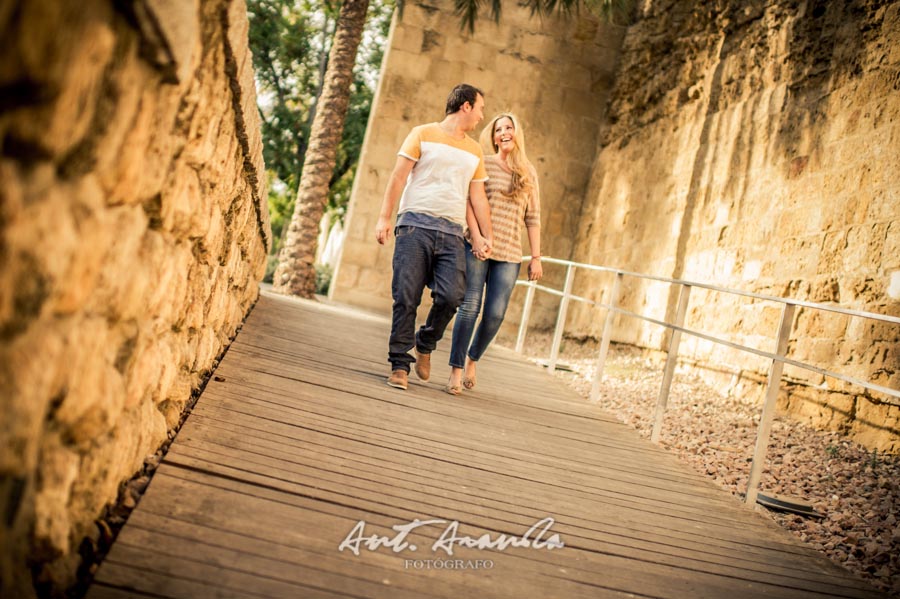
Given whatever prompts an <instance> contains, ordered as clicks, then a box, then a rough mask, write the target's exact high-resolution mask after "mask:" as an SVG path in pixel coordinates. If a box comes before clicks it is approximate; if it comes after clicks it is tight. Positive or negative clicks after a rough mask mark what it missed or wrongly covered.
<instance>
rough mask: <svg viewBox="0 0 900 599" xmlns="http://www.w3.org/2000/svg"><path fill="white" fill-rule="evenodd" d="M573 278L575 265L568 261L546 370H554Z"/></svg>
mask: <svg viewBox="0 0 900 599" xmlns="http://www.w3.org/2000/svg"><path fill="white" fill-rule="evenodd" d="M574 278H575V265H574V264H572V263H569V265H568V266H567V267H566V284H565V286H564V287H563V296H562V299H561V300H559V313H558V314H557V315H556V329H555V330H554V331H553V346H552V347H551V348H550V361H549V362H548V363H547V370H548V371H549V372H553V371H554V370H556V362H557V359H558V358H559V344H560V342H561V341H562V335H563V328H565V326H566V311H567V310H568V309H569V296H570V295H571V293H572V281H573V280H574Z"/></svg>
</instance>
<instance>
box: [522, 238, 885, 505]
mask: <svg viewBox="0 0 900 599" xmlns="http://www.w3.org/2000/svg"><path fill="white" fill-rule="evenodd" d="M526 260H530V256H526V257H524V258H523V261H526ZM542 261H543V262H545V263H549V264H559V265H561V266H565V267H566V283H565V288H564V289H563V290H561V291H560V290H558V289H553V288H552V287H547V286H545V285H538V284H537V283H536V282H535V281H517V284H518V285H525V286H527V287H528V295H527V298H526V302H525V306H524V308H523V310H522V320H521V321H520V323H519V336H518V338H517V339H516V351H517V352H520V353H521V351H522V348H523V346H524V340H525V334H526V331H527V329H528V320H529V318H530V315H531V308H532V303H533V298H534V293H535V291H538V290H539V291H542V292H544V293H548V294H550V295H553V296H557V297H560V298H561V299H560V308H559V312H558V314H557V320H556V328H555V330H554V334H553V344H552V347H551V350H550V358H549V360H548V368H549V369H550V370H551V371H552V370H554V369H555V367H556V363H557V360H558V357H559V356H558V354H559V346H560V341H561V339H562V335H563V328H564V327H565V317H566V310H567V308H568V304H569V302H570V301H572V300H574V301H578V302H582V303H586V304H589V305H592V306H596V307H599V308H603V309H605V310H606V311H607V312H606V320H605V324H604V328H603V338H602V339H601V342H600V352H599V355H598V357H597V367H596V375H595V378H594V382H593V386H592V388H591V399H592V400H594V401H596V400H597V398H598V397H599V389H600V381H601V379H602V376H603V368H604V365H605V361H606V355H607V352H608V348H609V343H610V340H611V336H612V328H613V326H612V315H613V314H623V315H625V316H629V317H632V318H637V319H640V320H643V321H646V322H650V323H653V324H656V325H659V326H662V327H665V328H667V329H670V330H672V332H673V333H672V337H671V338H670V340H669V342H668V349H667V351H666V354H667V358H666V366H665V372H664V376H663V383H662V386H661V388H660V393H659V398H658V400H657V408H656V415H655V420H654V427H653V432H652V435H651V439H652V440H653V441H654V442H658V440H659V435H660V429H661V427H662V421H663V416H664V412H665V408H666V403H667V399H668V395H669V389H670V386H671V383H672V378H673V375H674V370H675V362H676V360H677V354H678V347H679V340H680V335H681V334H682V333H684V334H686V335H691V336H693V337H697V338H699V339H704V340H706V341H710V342H712V343H715V344H718V345H722V346H725V347H730V348H732V349H736V350H738V351H742V352H746V353H749V354H753V355H756V356H759V357H761V358H765V359H767V360H770V361H771V363H770V368H769V376H768V384H767V390H766V400H765V404H764V406H763V411H762V414H761V416H760V425H759V429H758V431H757V441H756V448H755V450H754V456H753V463H752V464H751V467H750V480H749V483H748V486H747V494H746V497H745V500H746V502H747V503H748V504H753V503H754V502H755V501H756V496H757V492H758V485H759V479H760V477H761V473H762V467H763V464H764V463H765V453H766V448H767V446H768V440H769V434H770V432H771V426H772V421H773V419H774V415H775V403H776V399H777V396H778V388H779V386H780V382H781V378H782V374H783V368H784V365H785V364H787V365H790V366H793V367H795V368H800V369H803V370H808V371H811V372H815V373H817V374H820V375H822V376H825V377H830V378H834V379H837V380H841V381H844V382H846V383H850V384H853V385H857V386H859V387H862V388H863V389H868V390H871V391H876V392H878V393H883V394H885V395H888V396H890V397H896V398H900V390H898V389H892V388H890V387H886V386H884V385H879V384H876V383H873V382H870V381H865V380H862V379H859V378H856V377H852V376H849V375H845V374H841V373H839V372H834V371H832V370H829V369H827V368H821V367H819V366H815V365H813V364H807V363H805V362H801V361H799V360H794V359H791V358H788V357H786V355H785V354H786V353H787V347H788V342H789V340H790V339H791V332H792V330H793V322H794V316H795V313H796V308H797V307H801V308H808V309H813V310H822V311H826V312H832V313H836V314H844V315H847V316H853V317H858V318H866V319H869V320H875V321H880V322H886V323H890V324H897V325H900V318H898V317H896V316H887V315H885V314H877V313H874V312H865V311H861V310H851V309H848V308H842V307H840V306H834V305H831V304H822V303H816V302H808V301H803V300H796V299H792V298H783V297H775V296H770V295H764V294H759V293H752V292H748V291H741V290H738V289H729V288H727V287H721V286H718V285H710V284H707V283H700V282H696V281H687V280H684V279H673V278H669V277H660V276H655V275H646V274H641V273H636V272H631V271H626V270H622V269H618V268H610V267H606V266H597V265H594V264H584V263H578V262H572V261H569V260H560V259H557V258H550V257H544V258H542ZM577 269H581V270H588V271H594V272H605V273H610V274H613V275H615V279H614V281H613V283H612V288H611V291H610V294H609V298H608V301H607V302H600V301H596V300H591V299H588V298H585V297H581V296H578V295H575V294H573V293H572V288H573V287H574V276H575V271H576V270H577ZM626 276H627V277H635V278H638V279H643V280H650V281H658V282H662V283H667V284H670V285H678V286H679V287H680V289H681V293H680V294H679V301H678V308H677V311H676V316H675V320H676V322H674V323H670V322H666V321H664V320H659V319H657V318H653V317H651V316H645V315H643V314H639V313H637V312H634V311H632V310H628V309H625V308H622V307H620V306H618V305H617V304H618V302H619V293H620V289H621V283H622V280H623V278H624V277H626ZM692 288H700V289H707V290H710V291H715V292H718V293H727V294H731V295H737V296H742V297H748V298H752V299H755V300H760V301H767V302H775V303H778V304H781V305H782V315H781V323H780V325H779V328H778V332H777V335H776V338H775V342H776V343H775V345H776V350H775V352H774V353H773V352H767V351H764V350H760V349H756V348H754V347H749V346H746V345H742V344H740V343H735V342H733V341H729V340H727V339H722V338H719V337H716V336H714V335H710V334H708V333H704V332H702V331H697V330H693V329H690V328H687V327H685V326H684V317H685V314H686V313H687V307H688V301H689V297H690V290H691V289H692ZM885 403H887V402H885ZM889 405H897V404H889Z"/></svg>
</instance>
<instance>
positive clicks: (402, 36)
mask: <svg viewBox="0 0 900 599" xmlns="http://www.w3.org/2000/svg"><path fill="white" fill-rule="evenodd" d="M423 40H424V30H423V29H422V28H421V27H417V26H415V25H413V24H411V23H405V22H400V23H398V25H397V27H396V28H394V31H393V34H392V37H391V50H395V49H396V50H405V51H407V52H412V53H414V54H415V53H419V52H421V51H422V41H423Z"/></svg>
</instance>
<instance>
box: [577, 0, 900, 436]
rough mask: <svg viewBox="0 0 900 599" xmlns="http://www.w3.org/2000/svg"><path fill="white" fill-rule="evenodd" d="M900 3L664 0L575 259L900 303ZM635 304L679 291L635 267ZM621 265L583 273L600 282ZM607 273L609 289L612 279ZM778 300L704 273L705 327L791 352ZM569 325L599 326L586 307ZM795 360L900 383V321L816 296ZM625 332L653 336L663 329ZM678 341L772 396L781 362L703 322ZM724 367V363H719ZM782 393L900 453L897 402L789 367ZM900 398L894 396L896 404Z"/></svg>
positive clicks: (584, 282) (632, 65)
mask: <svg viewBox="0 0 900 599" xmlns="http://www.w3.org/2000/svg"><path fill="white" fill-rule="evenodd" d="M898 48H900V3H898V2H869V1H866V0H855V1H853V2H842V3H826V2H812V3H807V2H793V1H786V0H757V1H753V2H733V1H730V0H720V1H717V2H712V3H699V2H691V3H684V2H675V1H660V2H653V3H650V6H649V8H648V9H647V12H646V13H645V14H643V15H642V17H641V20H640V21H639V22H638V23H637V24H636V25H635V26H633V27H631V28H630V29H629V31H628V34H627V35H626V37H625V41H624V44H623V50H622V56H621V60H620V63H619V68H618V70H617V73H616V79H615V84H614V87H613V91H612V94H611V96H610V105H609V110H608V113H607V121H606V123H605V125H604V127H603V130H602V133H601V143H602V149H601V151H600V153H599V156H598V160H597V166H596V168H595V170H594V171H593V173H592V180H591V181H592V182H591V185H590V187H589V189H588V197H587V198H586V200H585V211H584V212H583V213H582V219H581V228H580V231H579V236H578V241H577V243H576V245H575V251H574V254H573V257H574V258H573V259H575V260H577V261H580V262H589V263H593V264H603V265H607V266H614V267H619V268H623V269H625V270H630V271H636V272H642V273H648V274H653V275H660V276H665V277H672V278H683V279H688V280H694V281H701V282H706V283H712V284H714V285H719V286H723V287H730V288H734V289H741V290H744V291H751V292H756V293H761V294H766V295H772V296H779V297H781V296H788V297H793V298H796V299H801V300H811V301H815V302H827V303H837V304H839V305H841V306H843V307H847V308H853V309H861V310H867V311H872V312H877V313H881V314H886V315H890V316H900V302H898V300H897V298H896V297H892V296H891V295H890V293H889V287H890V281H891V280H892V277H893V276H894V273H895V272H897V271H898V270H900V253H897V252H896V251H892V252H888V251H886V248H897V247H898V243H900V225H898V222H900V196H898V195H897V190H898V189H900V174H898V171H897V169H894V168H891V167H889V166H888V164H887V163H886V162H885V158H886V157H887V156H891V155H893V154H895V153H896V150H897V148H898V147H900V146H898V136H897V134H898V121H897V117H898V115H900V94H898V93H897V90H898V81H900V79H898V72H900V70H898V69H900V62H898V58H900V52H898ZM625 283H626V284H625V286H624V288H623V294H622V296H621V302H622V303H623V304H624V305H625V306H626V307H628V308H630V309H633V310H635V311H643V312H645V313H649V314H650V315H652V316H653V317H655V318H658V319H663V318H669V319H671V318H672V317H673V316H674V314H675V307H676V305H677V299H678V298H677V290H670V289H668V288H667V287H666V286H664V285H661V284H660V285H657V284H644V283H640V282H636V281H634V280H628V279H626V281H625ZM609 287H610V285H609V280H608V279H607V280H606V281H600V280H598V279H591V278H590V277H585V278H582V279H580V282H578V283H576V293H579V294H581V295H584V296H586V297H589V298H591V299H598V298H600V297H601V294H603V293H607V294H608V289H609ZM604 290H605V291H604ZM779 318H780V307H779V305H778V304H771V303H767V302H759V301H748V300H747V299H745V298H740V297H738V296H733V295H727V294H722V293H717V292H709V291H704V290H701V289H694V291H693V293H692V296H691V303H690V309H689V310H688V315H687V326H688V327H691V328H696V329H700V330H704V331H706V332H707V333H709V334H714V335H716V336H719V337H723V338H725V339H728V340H730V341H734V342H738V343H743V344H745V345H748V346H750V347H754V348H757V349H760V350H764V351H773V350H774V348H775V343H774V339H775V335H776V332H777V329H778V323H779ZM568 326H569V328H568V330H569V331H578V332H579V333H580V334H582V335H592V336H599V335H600V333H601V331H602V326H603V319H601V318H597V317H596V314H595V313H594V314H592V313H591V310H590V309H582V308H578V307H576V308H575V309H574V310H573V311H572V313H571V315H570V319H569V325H568ZM793 330H794V333H793V340H792V341H791V343H790V345H789V348H788V357H790V358H794V359H796V360H799V361H803V362H806V363H809V364H812V365H814V366H818V367H820V368H826V369H829V370H833V371H836V372H839V373H841V374H844V375H847V376H851V377H855V378H858V379H862V380H871V381H873V382H875V383H877V384H880V385H883V386H887V387H892V388H894V389H897V388H900V356H898V354H897V350H896V348H897V347H898V346H900V326H898V325H896V324H887V323H876V322H873V321H865V320H863V319H860V318H855V317H847V316H845V315H840V314H834V313H828V312H822V311H815V310H808V309H801V310H799V313H798V314H797V315H796V316H795V321H794V327H793ZM614 338H615V339H616V340H618V341H622V342H627V343H632V344H636V345H641V346H644V347H650V348H655V349H661V348H663V347H665V341H666V339H667V335H666V333H665V332H664V329H662V328H661V327H658V326H651V325H642V324H640V322H638V321H636V320H634V319H631V318H626V317H622V316H619V317H617V318H616V327H615V333H614ZM680 355H681V356H683V357H685V358H686V359H688V360H692V361H694V362H695V363H698V364H700V365H702V366H703V367H705V368H706V370H707V372H706V376H708V377H710V378H711V380H715V381H717V383H718V384H726V381H730V383H728V384H732V385H742V386H743V387H744V388H745V389H746V390H747V391H748V392H749V393H752V394H755V395H756V396H757V397H758V396H760V395H761V388H760V387H759V385H757V384H756V383H755V381H756V380H760V379H761V378H763V377H764V375H765V373H766V368H767V365H766V363H765V361H764V360H756V359H753V358H750V359H748V357H747V355H746V354H743V355H741V354H738V353H737V352H736V351H734V350H730V349H724V348H722V346H717V345H714V344H712V343H710V342H708V341H705V340H702V339H699V338H696V337H691V336H685V337H684V338H683V339H682V345H681V350H680ZM717 371H718V372H719V373H721V374H716V372H717ZM785 375H786V377H787V379H788V380H789V381H791V383H792V384H793V385H794V386H793V387H792V388H791V395H790V397H789V398H788V400H787V401H784V402H783V407H785V408H786V409H788V410H789V411H790V412H791V413H794V414H796V415H797V416H799V417H801V418H802V419H803V420H805V421H808V422H810V423H812V424H815V425H817V426H827V427H830V428H832V429H836V428H839V427H842V428H847V429H849V430H850V432H851V433H852V434H853V436H854V438H856V439H857V440H859V441H861V442H864V443H866V444H867V445H869V446H870V447H878V448H880V449H883V450H888V451H895V452H896V451H900V429H898V428H897V420H898V417H900V408H898V407H897V404H898V400H897V399H896V398H891V397H889V396H886V395H880V394H878V393H877V392H872V393H871V394H865V393H863V390H862V389H861V388H860V387H858V386H855V387H854V386H852V385H847V384H844V383H842V382H840V381H837V380H835V379H831V378H826V379H823V377H822V376H821V375H818V374H815V373H811V372H809V371H805V370H800V369H796V368H793V367H788V368H787V369H786V372H785ZM891 404H893V405H891Z"/></svg>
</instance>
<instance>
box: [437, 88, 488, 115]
mask: <svg viewBox="0 0 900 599" xmlns="http://www.w3.org/2000/svg"><path fill="white" fill-rule="evenodd" d="M479 94H480V95H481V97H482V98H483V97H484V92H483V91H481V90H480V89H478V88H477V87H474V86H472V85H469V84H467V83H460V84H459V85H457V86H456V87H454V88H453V90H452V91H451V92H450V95H449V96H447V108H446V109H445V110H444V114H453V113H454V112H459V109H460V108H462V107H463V104H465V103H466V102H468V103H469V104H470V105H471V106H475V100H476V99H477V98H478V96H479Z"/></svg>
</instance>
